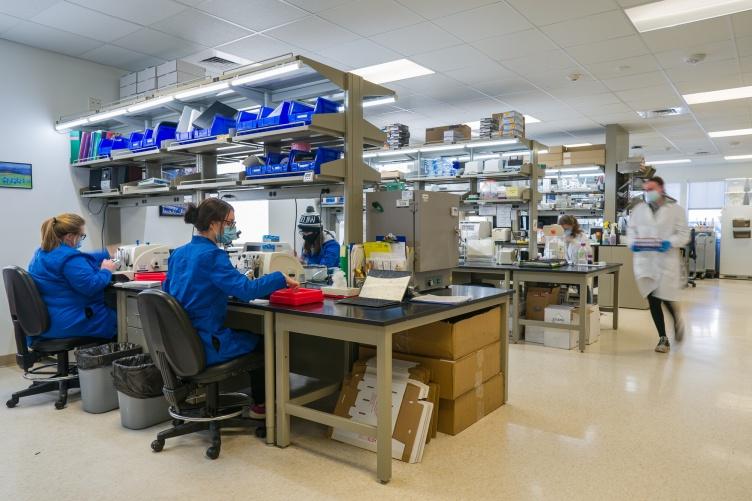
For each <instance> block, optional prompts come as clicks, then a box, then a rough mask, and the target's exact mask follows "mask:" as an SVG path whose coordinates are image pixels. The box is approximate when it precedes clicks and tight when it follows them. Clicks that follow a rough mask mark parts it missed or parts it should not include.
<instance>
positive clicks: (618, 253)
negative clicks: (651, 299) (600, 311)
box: [598, 245, 648, 310]
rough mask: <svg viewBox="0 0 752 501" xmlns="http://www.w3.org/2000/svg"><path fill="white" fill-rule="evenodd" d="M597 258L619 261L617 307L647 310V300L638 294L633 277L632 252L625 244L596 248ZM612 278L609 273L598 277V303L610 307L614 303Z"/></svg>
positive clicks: (611, 261) (608, 261)
mask: <svg viewBox="0 0 752 501" xmlns="http://www.w3.org/2000/svg"><path fill="white" fill-rule="evenodd" d="M598 260H599V261H605V262H607V263H621V264H622V268H621V272H620V274H619V307H620V308H632V309H635V310H647V309H648V300H647V299H645V298H644V297H642V296H641V295H640V291H639V290H638V289H637V282H636V281H635V278H634V265H633V261H632V252H631V251H630V250H629V249H628V248H627V247H626V246H625V245H617V246H605V245H601V246H600V247H599V248H598ZM613 298H614V279H613V277H612V276H611V275H604V276H602V277H599V278H598V304H599V305H600V306H603V307H611V306H613V304H614V299H613Z"/></svg>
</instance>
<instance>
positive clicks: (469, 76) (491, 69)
mask: <svg viewBox="0 0 752 501" xmlns="http://www.w3.org/2000/svg"><path fill="white" fill-rule="evenodd" d="M444 73H445V74H446V75H448V76H450V77H452V78H454V79H455V80H458V81H460V82H464V83H467V84H474V83H477V82H487V81H489V80H496V79H501V78H513V77H514V76H515V75H514V73H512V72H511V71H509V70H507V69H506V68H504V67H503V66H501V65H500V64H499V63H497V62H495V61H489V62H488V63H486V64H481V65H475V66H470V67H468V68H462V69H459V70H451V71H446V72H444Z"/></svg>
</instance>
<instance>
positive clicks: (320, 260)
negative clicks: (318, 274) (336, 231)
mask: <svg viewBox="0 0 752 501" xmlns="http://www.w3.org/2000/svg"><path fill="white" fill-rule="evenodd" d="M303 262H304V263H305V264H321V265H324V266H326V267H327V268H337V267H338V266H339V242H337V239H336V238H334V236H332V234H331V233H330V232H328V231H325V232H324V243H323V244H322V245H321V250H320V251H319V253H318V254H309V253H308V252H306V251H303Z"/></svg>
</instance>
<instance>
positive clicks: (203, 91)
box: [175, 82, 230, 100]
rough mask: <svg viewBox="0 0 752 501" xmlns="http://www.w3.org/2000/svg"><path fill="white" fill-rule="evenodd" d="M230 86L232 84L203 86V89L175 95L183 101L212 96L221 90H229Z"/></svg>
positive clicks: (197, 88) (221, 83) (223, 83)
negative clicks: (207, 95)
mask: <svg viewBox="0 0 752 501" xmlns="http://www.w3.org/2000/svg"><path fill="white" fill-rule="evenodd" d="M229 86H230V84H229V83H227V82H217V83H214V84H210V85H203V86H201V87H196V88H194V89H189V90H187V91H185V92H178V93H177V94H175V99H180V100H183V99H188V98H191V97H198V96H204V95H206V94H212V93H215V92H218V91H220V90H224V89H227V88H228V87H229Z"/></svg>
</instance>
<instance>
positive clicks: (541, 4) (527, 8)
mask: <svg viewBox="0 0 752 501" xmlns="http://www.w3.org/2000/svg"><path fill="white" fill-rule="evenodd" d="M508 1H509V3H510V4H511V5H512V6H513V7H515V8H516V9H517V10H518V11H520V12H522V13H523V14H524V15H525V17H527V18H528V19H529V20H530V21H531V22H532V23H534V24H536V25H537V26H543V25H546V24H553V23H558V22H561V21H567V20H569V19H575V18H578V17H584V16H589V15H591V14H597V13H599V12H606V11H609V10H613V9H616V8H617V5H616V4H615V3H614V2H612V1H610V0H567V1H566V2H552V1H551V0H508Z"/></svg>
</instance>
